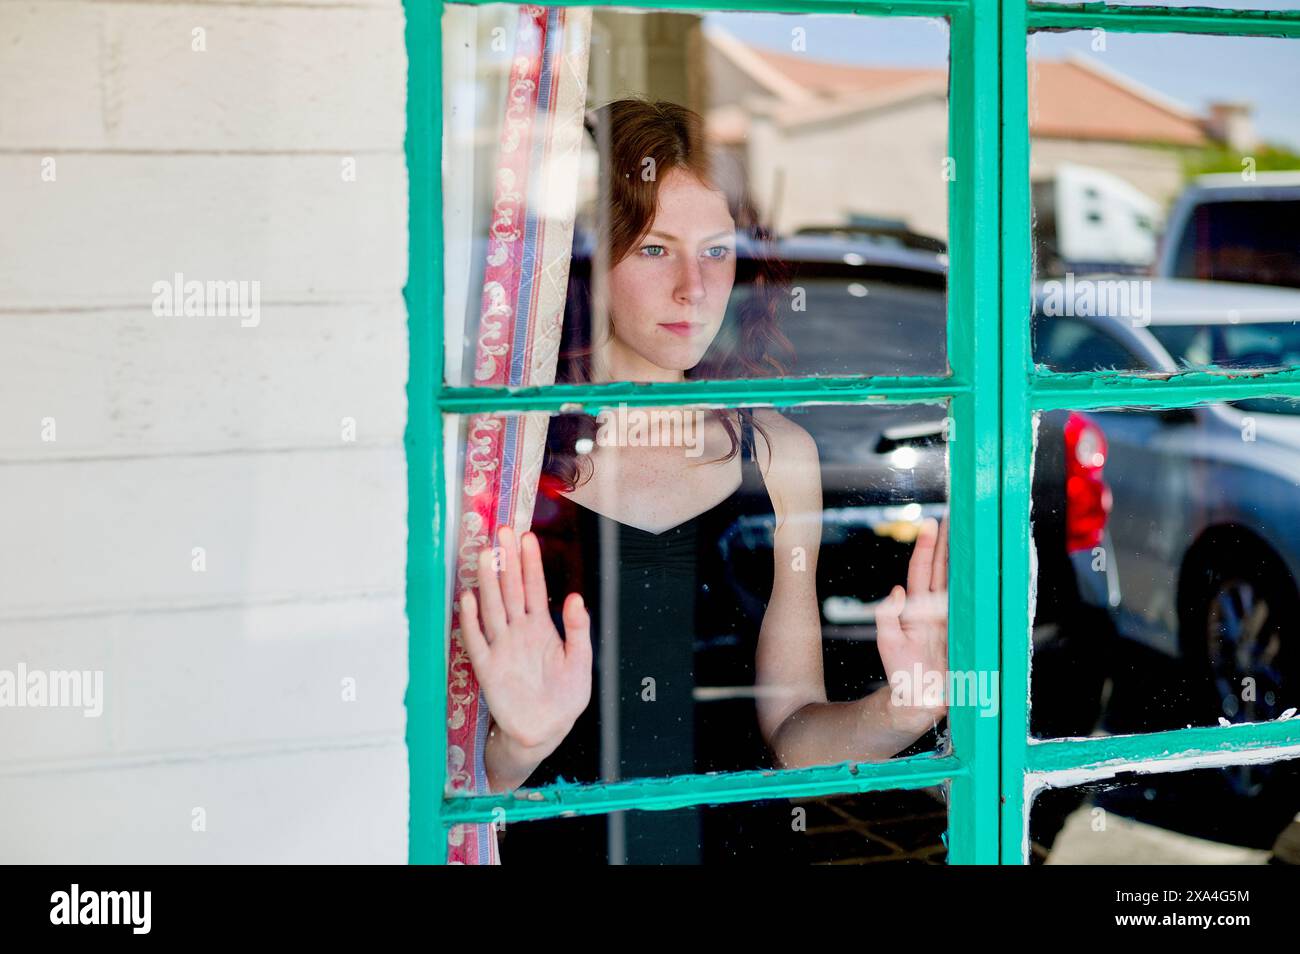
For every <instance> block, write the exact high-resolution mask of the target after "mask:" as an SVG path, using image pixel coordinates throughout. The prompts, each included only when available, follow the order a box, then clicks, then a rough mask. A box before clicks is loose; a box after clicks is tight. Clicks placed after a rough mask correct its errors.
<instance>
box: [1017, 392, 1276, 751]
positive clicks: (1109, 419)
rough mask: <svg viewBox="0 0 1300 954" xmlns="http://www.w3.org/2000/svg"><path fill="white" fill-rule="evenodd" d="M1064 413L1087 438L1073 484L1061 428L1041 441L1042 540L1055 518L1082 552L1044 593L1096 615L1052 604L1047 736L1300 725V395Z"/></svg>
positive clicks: (1041, 675)
mask: <svg viewBox="0 0 1300 954" xmlns="http://www.w3.org/2000/svg"><path fill="white" fill-rule="evenodd" d="M1061 416H1064V417H1065V419H1066V420H1067V421H1069V420H1071V419H1073V420H1075V421H1077V422H1078V423H1077V424H1076V425H1075V427H1076V428H1078V429H1081V430H1079V431H1078V433H1081V434H1086V435H1087V436H1086V437H1085V438H1084V439H1083V440H1075V441H1074V444H1073V447H1072V448H1071V449H1069V451H1068V461H1069V463H1068V466H1067V468H1066V471H1065V472H1064V473H1062V472H1061V471H1060V470H1059V468H1055V467H1054V466H1052V460H1053V457H1054V455H1055V454H1056V453H1058V448H1056V447H1053V446H1052V444H1051V442H1050V433H1051V431H1050V430H1049V431H1048V434H1049V440H1048V442H1047V443H1046V444H1044V443H1043V442H1042V441H1041V439H1040V445H1039V453H1038V457H1037V459H1036V464H1035V474H1034V487H1035V491H1034V493H1035V506H1036V507H1038V506H1039V505H1042V507H1043V509H1042V510H1039V511H1036V513H1035V532H1036V534H1038V533H1039V526H1038V525H1039V523H1040V522H1042V523H1044V524H1046V525H1050V526H1059V527H1061V528H1062V531H1061V532H1063V533H1066V534H1068V535H1070V536H1071V537H1072V538H1073V539H1074V540H1075V544H1074V545H1073V547H1072V548H1070V558H1069V559H1070V564H1069V565H1070V570H1069V572H1063V573H1060V574H1057V575H1056V576H1055V577H1051V576H1050V575H1049V576H1043V575H1040V578H1039V584H1038V593H1039V599H1040V600H1041V599H1042V598H1043V595H1044V591H1045V590H1046V593H1047V598H1048V600H1049V606H1050V605H1051V604H1050V601H1051V600H1052V599H1053V598H1055V588H1059V587H1063V588H1064V589H1065V590H1066V591H1067V594H1068V598H1077V599H1078V600H1079V601H1080V604H1081V609H1082V612H1079V613H1069V614H1058V615H1057V616H1048V615H1046V613H1045V611H1044V610H1042V609H1041V608H1040V613H1039V619H1038V621H1037V622H1038V625H1037V626H1036V628H1035V633H1034V658H1033V701H1032V707H1031V727H1032V729H1033V733H1034V734H1035V735H1039V736H1052V735H1088V734H1091V733H1092V732H1094V731H1104V732H1115V733H1133V732H1148V731H1157V730H1163V729H1177V728H1182V727H1184V726H1188V725H1194V726H1209V725H1218V724H1221V723H1223V722H1227V723H1236V722H1262V721H1268V720H1273V719H1278V718H1282V717H1285V716H1286V714H1287V713H1288V710H1289V711H1290V712H1291V713H1294V712H1295V710H1296V708H1297V707H1300V668H1297V661H1298V660H1300V656H1298V655H1297V653H1296V647H1297V645H1300V622H1297V621H1298V620H1300V599H1298V597H1297V592H1298V590H1297V582H1296V581H1297V574H1298V573H1300V535H1297V532H1296V530H1297V528H1298V527H1300V509H1298V508H1300V503H1298V501H1300V441H1297V433H1298V432H1297V430H1296V423H1297V421H1298V420H1300V401H1296V400H1294V399H1285V398H1274V397H1265V398H1252V399H1248V400H1242V401H1235V402H1231V403H1220V404H1210V405H1201V406H1196V407H1187V408H1171V409H1167V410H1142V409H1120V408H1103V409H1098V410H1089V411H1088V412H1086V413H1079V412H1072V411H1063V412H1054V413H1053V414H1052V415H1044V421H1045V422H1049V423H1050V421H1052V420H1053V419H1060V417H1061ZM1040 438H1041V435H1040ZM1062 477H1063V478H1064V480H1062ZM1041 552H1042V550H1041V542H1040V553H1041ZM1047 569H1048V571H1049V572H1050V567H1049V568H1047ZM1042 573H1044V568H1043V567H1042V566H1041V565H1040V574H1042ZM1045 583H1046V586H1045V585H1044V584H1045Z"/></svg>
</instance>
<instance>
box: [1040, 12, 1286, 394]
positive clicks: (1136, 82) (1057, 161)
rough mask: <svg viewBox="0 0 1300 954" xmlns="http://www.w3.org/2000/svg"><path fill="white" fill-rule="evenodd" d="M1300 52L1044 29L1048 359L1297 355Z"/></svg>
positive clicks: (1067, 364) (1156, 361) (1250, 41)
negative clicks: (1294, 92) (1295, 95)
mask: <svg viewBox="0 0 1300 954" xmlns="http://www.w3.org/2000/svg"><path fill="white" fill-rule="evenodd" d="M1298 55H1300V45H1298V44H1297V43H1296V41H1294V40H1288V39H1281V38H1270V37H1228V36H1188V35H1184V34H1160V35H1156V34H1120V33H1114V32H1108V31H1100V30H1099V31H1067V32H1064V33H1040V34H1033V35H1032V36H1031V37H1030V39H1029V58H1030V75H1029V87H1030V103H1031V105H1030V117H1031V119H1030V163H1031V164H1030V178H1031V191H1032V199H1033V236H1034V278H1035V283H1034V289H1033V315H1034V318H1033V339H1034V359H1035V361H1036V362H1037V363H1038V364H1040V365H1043V366H1045V367H1048V368H1050V369H1053V370H1057V371H1067V372H1080V371H1102V370H1114V371H1133V372H1145V373H1168V372H1173V371H1179V370H1183V369H1186V368H1206V367H1216V368H1227V369H1269V368H1281V367H1290V366H1294V365H1296V364H1297V363H1300V224H1298V223H1300V217H1298V216H1297V214H1296V213H1297V210H1300V124H1298V123H1297V122H1296V120H1295V111H1294V109H1293V108H1292V104H1291V103H1290V102H1289V100H1288V98H1287V95H1286V93H1285V90H1286V89H1287V87H1288V86H1289V85H1290V84H1289V81H1288V80H1286V79H1284V77H1289V76H1291V75H1292V74H1294V72H1295V64H1296V58H1297V56H1298Z"/></svg>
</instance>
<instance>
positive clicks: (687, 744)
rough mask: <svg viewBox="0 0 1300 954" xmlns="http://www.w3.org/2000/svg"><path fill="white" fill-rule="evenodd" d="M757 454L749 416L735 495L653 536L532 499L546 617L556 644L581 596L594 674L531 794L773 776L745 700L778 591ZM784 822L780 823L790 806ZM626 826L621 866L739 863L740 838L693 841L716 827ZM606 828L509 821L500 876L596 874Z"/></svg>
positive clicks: (682, 820)
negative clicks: (506, 868)
mask: <svg viewBox="0 0 1300 954" xmlns="http://www.w3.org/2000/svg"><path fill="white" fill-rule="evenodd" d="M753 447H754V442H753V434H752V430H751V427H750V423H749V419H748V416H747V415H746V416H745V418H744V421H743V424H742V427H741V450H740V453H741V454H742V461H741V471H742V479H741V484H740V486H739V487H738V488H737V489H736V490H735V491H734V492H733V493H732V494H731V495H730V496H728V497H727V498H726V499H725V500H723V501H722V502H721V503H718V504H716V505H715V506H713V507H711V508H709V509H708V510H706V511H704V512H703V513H701V514H698V515H697V516H695V517H692V518H691V519H689V520H686V521H684V522H683V523H680V524H678V525H677V526H675V527H671V528H669V529H667V530H665V531H663V532H662V533H652V532H650V531H647V530H642V529H639V528H637V527H632V526H629V525H627V524H622V523H619V522H617V521H615V520H613V519H611V518H608V517H605V516H602V515H600V514H598V513H596V512H595V511H593V510H590V509H588V508H586V507H584V506H582V505H581V504H578V503H576V502H574V501H572V500H570V499H569V498H567V497H565V496H563V495H561V494H545V493H539V494H538V498H537V504H536V508H535V510H534V515H533V525H532V529H533V531H534V532H535V533H536V534H537V536H538V539H539V542H540V543H541V549H542V560H543V564H544V567H545V572H546V585H547V593H548V594H549V596H550V601H551V612H552V617H553V618H554V620H555V624H556V628H557V629H558V630H559V631H560V632H561V633H563V632H564V625H563V622H562V620H561V618H560V609H561V607H562V606H563V603H564V599H565V597H566V596H567V595H568V594H569V593H570V592H573V591H577V592H580V593H582V595H583V598H584V600H585V601H586V604H587V606H588V610H589V611H590V613H591V618H592V647H593V650H594V652H593V657H594V658H593V673H592V696H591V701H590V703H589V705H588V706H587V708H586V710H585V711H584V712H583V714H582V715H581V716H580V717H579V718H578V720H577V722H576V723H575V724H574V726H573V729H572V730H571V731H570V732H569V735H568V736H567V737H566V738H565V739H564V741H563V742H562V743H561V744H560V746H559V747H558V748H557V749H556V750H555V751H554V752H553V753H551V755H550V756H548V757H547V758H546V759H545V760H543V761H542V762H541V764H540V765H538V767H537V769H536V770H535V771H534V772H533V774H532V775H531V776H530V777H529V778H528V780H527V782H526V783H525V786H526V787H529V788H533V787H537V786H542V785H549V784H552V783H555V782H560V781H568V782H583V783H588V782H599V781H609V780H614V779H633V778H646V777H664V776H668V775H681V774H690V773H697V772H699V773H702V772H717V771H743V770H752V769H758V768H763V767H766V766H769V765H770V764H771V756H770V754H769V752H768V750H767V746H766V744H765V743H764V741H763V738H762V735H761V733H760V731H759V726H758V718H757V709H756V707H755V699H754V695H753V688H754V682H755V651H756V647H757V642H758V631H759V626H760V624H761V623H762V619H763V612H764V610H765V609H766V605H767V600H768V598H769V596H770V594H771V591H772V552H771V538H772V533H773V527H774V524H775V515H774V513H773V510H772V504H771V498H770V496H769V495H768V492H767V488H766V486H765V485H764V483H763V479H762V475H761V474H760V472H759V468H758V465H757V462H756V461H755V459H754V453H753ZM781 806H784V807H779V808H778V810H779V811H780V813H781V817H782V818H783V819H785V818H788V814H789V808H788V806H785V803H781ZM752 813H753V809H749V810H748V811H747V812H746V813H745V814H746V817H747V818H750V817H751V816H752ZM623 814H624V816H625V817H623V818H622V819H621V820H619V821H618V822H617V823H616V824H617V825H618V830H619V832H620V834H619V835H618V838H617V840H618V842H619V846H618V847H617V849H616V850H614V851H613V853H614V854H615V855H617V856H619V857H621V858H623V859H624V860H626V861H628V862H631V863H660V862H667V863H690V862H696V861H702V860H705V859H704V858H703V857H702V854H703V848H702V847H701V845H702V843H704V842H706V841H707V843H708V845H710V846H711V848H710V850H711V851H718V850H721V851H723V852H725V853H727V854H729V855H734V854H735V850H734V849H735V843H736V841H737V837H738V835H737V832H736V831H735V830H734V825H730V826H729V827H728V828H727V830H723V831H707V832H706V831H704V830H703V829H702V822H709V820H710V819H712V818H713V816H715V815H717V814H719V813H718V812H716V811H712V810H710V811H709V812H707V813H702V812H701V811H700V810H698V809H687V810H677V811H672V812H630V813H623ZM703 815H707V817H702V816H703ZM751 820H752V819H751ZM770 821H771V819H769V822H770ZM609 822H610V820H609V819H608V818H607V817H604V816H589V817H581V818H567V819H554V820H548V821H538V822H520V823H517V824H514V825H510V824H509V823H508V820H507V826H506V830H505V832H504V833H503V834H502V836H501V842H500V845H501V858H502V863H503V864H534V863H536V864H546V863H550V864H555V863H565V862H575V861H587V862H593V863H605V861H606V860H607V855H608V853H609V852H610V851H611V847H610V845H609V843H608V840H607V837H606V836H607V832H608V830H609ZM710 823H711V822H710ZM715 827H716V826H715ZM727 846H731V847H730V848H728V847H727Z"/></svg>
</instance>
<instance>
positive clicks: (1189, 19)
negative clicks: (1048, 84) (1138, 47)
mask: <svg viewBox="0 0 1300 954" xmlns="http://www.w3.org/2000/svg"><path fill="white" fill-rule="evenodd" d="M1026 20H1027V26H1028V28H1029V29H1030V30H1087V29H1091V28H1093V27H1101V28H1103V29H1106V30H1113V31H1115V32H1117V33H1217V34H1224V35H1228V36H1281V37H1294V36H1300V10H1225V9H1218V8H1215V7H1136V6H1133V7H1119V6H1107V5H1106V4H1104V3H1078V4H1055V3H1043V4H1035V5H1033V6H1031V7H1030V8H1029V10H1028V12H1027V15H1026Z"/></svg>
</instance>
